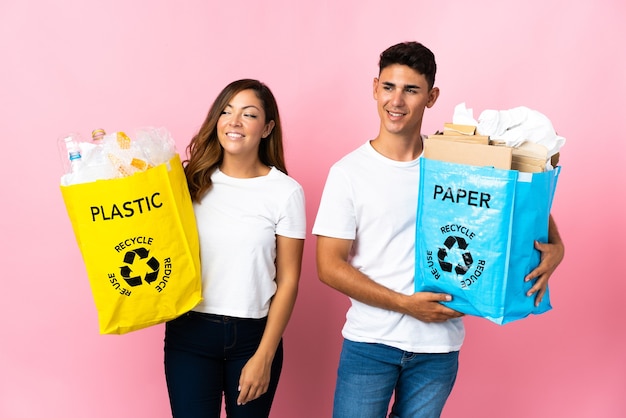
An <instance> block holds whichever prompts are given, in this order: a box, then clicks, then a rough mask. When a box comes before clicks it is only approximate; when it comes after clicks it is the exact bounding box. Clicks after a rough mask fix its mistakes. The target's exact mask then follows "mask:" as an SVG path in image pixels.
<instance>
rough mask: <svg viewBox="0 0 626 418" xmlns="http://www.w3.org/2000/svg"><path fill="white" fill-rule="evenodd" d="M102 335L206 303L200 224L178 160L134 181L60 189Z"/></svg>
mask: <svg viewBox="0 0 626 418" xmlns="http://www.w3.org/2000/svg"><path fill="white" fill-rule="evenodd" d="M61 193H62V194H63V200H64V201H65V206H66V208H67V212H68V215H69V217H70V220H71V222H72V227H73V229H74V234H75V235H76V240H77V242H78V246H79V247H80V251H81V253H82V256H83V260H84V262H85V266H86V268H87V275H88V276H89V282H90V284H91V289H92V293H93V297H94V299H95V304H96V309H97V311H98V322H99V326H100V333H101V334H124V333H127V332H130V331H135V330H138V329H142V328H146V327H149V326H151V325H155V324H158V323H162V322H165V321H168V320H171V319H174V318H176V317H177V316H179V315H182V314H183V313H185V312H187V311H189V310H191V309H192V308H193V307H194V306H196V305H197V304H198V302H199V301H200V300H202V296H201V293H202V285H201V279H200V255H199V242H198V232H197V227H196V219H195V216H194V212H193V205H192V202H191V198H190V195H189V189H188V188H187V180H186V178H185V174H184V170H183V167H182V164H181V161H180V157H179V156H178V154H176V155H175V156H174V157H173V158H172V159H171V160H170V161H168V162H167V163H164V164H160V165H158V166H156V167H153V168H150V169H148V170H146V171H143V172H138V173H135V174H133V175H132V176H129V177H123V178H118V179H112V180H99V181H95V182H90V183H82V184H75V185H71V186H61Z"/></svg>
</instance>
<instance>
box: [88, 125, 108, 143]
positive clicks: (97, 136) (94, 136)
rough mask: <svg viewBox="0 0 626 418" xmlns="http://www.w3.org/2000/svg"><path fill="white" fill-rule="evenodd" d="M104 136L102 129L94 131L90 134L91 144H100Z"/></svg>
mask: <svg viewBox="0 0 626 418" xmlns="http://www.w3.org/2000/svg"><path fill="white" fill-rule="evenodd" d="M105 135H106V132H105V131H104V129H102V128H98V129H94V130H93V131H92V132H91V142H93V143H94V144H102V138H104V136H105Z"/></svg>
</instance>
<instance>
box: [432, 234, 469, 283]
mask: <svg viewBox="0 0 626 418" xmlns="http://www.w3.org/2000/svg"><path fill="white" fill-rule="evenodd" d="M467 246H468V245H467V241H465V239H463V238H462V237H454V236H449V237H448V238H446V240H445V242H444V243H443V247H440V248H439V251H438V252H437V258H438V259H439V266H440V267H441V269H442V270H443V271H447V272H451V271H452V268H454V272H455V273H456V274H458V275H461V276H462V275H464V274H465V273H467V271H468V270H469V269H470V267H471V266H472V263H473V262H474V260H473V258H472V254H471V253H470V252H469V251H466V250H467ZM455 247H456V248H458V250H457V251H460V252H461V253H462V254H461V258H462V263H461V262H458V263H457V264H456V265H455V266H453V265H452V263H451V262H449V261H448V259H449V257H448V255H449V252H450V251H454V249H455Z"/></svg>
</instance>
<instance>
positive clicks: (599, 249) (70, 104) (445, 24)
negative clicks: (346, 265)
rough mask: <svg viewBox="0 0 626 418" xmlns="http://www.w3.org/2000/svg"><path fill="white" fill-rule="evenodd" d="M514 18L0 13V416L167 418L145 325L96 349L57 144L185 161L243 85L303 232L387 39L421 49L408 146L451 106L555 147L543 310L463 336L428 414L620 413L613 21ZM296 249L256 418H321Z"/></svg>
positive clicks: (307, 286) (364, 123)
mask: <svg viewBox="0 0 626 418" xmlns="http://www.w3.org/2000/svg"><path fill="white" fill-rule="evenodd" d="M211 3H214V4H211ZM245 3H249V4H245ZM517 3H519V4H513V3H512V2H502V1H496V0H493V1H489V0H480V1H464V0H463V1H461V0H459V1H454V0H442V1H436V2H435V1H416V0H397V1H395V2H391V3H389V2H387V3H385V2H381V1H378V0H377V1H372V0H366V1H363V0H361V1H356V0H354V1H345V2H340V1H338V2H334V1H327V0H322V1H309V2H298V1H287V0H266V1H257V2H227V1H222V2H208V1H200V0H195V1H192V0H189V1H185V0H183V1H177V2H174V1H170V0H151V1H143V2H139V1H135V2H129V1H122V0H109V1H106V2H102V1H93V0H82V1H70V0H56V1H49V0H48V1H45V0H40V1H28V0H27V1H24V0H2V2H1V3H0V54H1V61H0V62H1V65H0V105H1V113H0V121H1V123H0V127H1V129H2V139H3V141H2V142H3V149H4V151H3V152H2V153H1V154H0V155H1V157H0V158H2V164H1V167H2V177H3V179H4V181H3V182H2V185H1V186H0V187H1V196H2V203H1V205H0V210H1V214H2V216H1V217H0V225H1V229H0V231H1V234H2V235H1V237H2V239H1V240H0V246H1V247H0V248H1V254H2V264H1V266H2V268H1V271H2V279H1V280H2V281H1V287H0V309H1V312H2V315H0V330H1V331H0V332H1V335H2V336H1V342H0V416H2V417H7V418H26V417H28V418H31V417H47V418H54V417H68V416H69V417H91V418H100V417H102V418H105V417H106V418H108V417H112V416H115V417H119V418H127V417H152V418H161V417H167V416H169V406H168V400H167V395H166V388H165V382H164V377H163V367H162V362H163V358H162V357H163V356H162V350H163V342H162V339H163V326H162V325H159V326H155V327H153V328H150V329H146V330H142V331H138V332H136V333H131V334H127V335H124V336H110V335H105V336H103V335H99V334H98V329H97V321H96V312H95V308H94V304H93V300H92V296H91V291H90V288H89V285H88V282H87V277H86V273H85V270H84V266H83V264H82V259H81V256H80V253H79V250H78V247H77V245H76V242H75V240H74V235H73V232H72V230H71V227H70V223H69V219H68V217H67V215H66V212H65V208H64V205H63V202H62V199H61V194H60V192H59V189H58V179H59V174H60V162H59V157H58V155H57V149H56V144H55V138H56V137H57V136H58V135H60V134H62V133H65V132H66V131H69V130H78V131H80V132H82V133H83V134H86V135H88V134H89V133H90V132H91V130H92V129H94V128H99V127H102V128H105V129H107V130H108V131H110V132H112V131H116V130H126V131H132V130H133V129H134V128H137V127H141V126H149V125H152V126H164V127H166V128H167V129H169V130H170V131H171V132H172V134H173V136H174V137H175V139H176V142H177V145H178V149H179V151H180V152H184V147H185V146H186V145H187V143H188V141H189V139H190V137H191V136H192V135H193V134H194V133H195V131H196V130H197V129H198V127H199V125H200V123H201V122H202V120H203V118H204V116H205V113H206V111H207V109H208V107H209V105H210V103H211V101H212V100H213V98H214V97H215V95H216V94H217V93H218V91H219V90H220V89H221V88H222V87H223V86H224V85H225V84H226V83H228V82H230V81H232V80H235V79H238V78H242V77H253V78H259V79H261V80H263V81H264V82H266V83H267V84H268V85H269V86H270V87H271V88H272V89H273V91H274V93H275V94H276V96H277V98H278V101H279V106H280V110H281V114H282V117H283V121H284V128H285V132H286V152H287V161H288V167H289V169H290V174H291V175H292V176H293V177H295V178H296V179H297V180H298V181H299V182H300V183H301V184H302V185H303V186H304V188H305V191H306V195H307V202H308V206H307V209H308V212H307V213H308V219H309V230H310V226H311V225H312V223H313V219H314V216H315V213H316V209H317V205H318V202H319V198H320V193H321V189H322V186H323V183H324V180H325V178H326V174H327V170H328V168H329V167H330V165H331V164H332V163H333V162H334V161H336V160H337V159H338V158H339V157H341V156H342V155H344V154H345V153H346V152H348V151H349V150H352V149H354V148H355V147H357V146H359V145H360V144H362V143H363V142H365V141H366V140H367V139H371V138H373V137H374V136H375V135H376V133H377V128H378V119H377V115H376V108H375V102H374V101H373V99H372V97H371V83H372V78H373V77H374V76H376V74H377V66H376V65H377V58H378V54H379V53H380V52H381V51H382V50H383V49H384V48H386V47H388V46H390V45H392V44H394V43H396V42H399V41H404V40H419V41H421V42H423V43H425V44H426V45H427V46H429V47H430V48H431V49H432V50H433V51H434V52H435V54H436V57H437V61H438V64H439V72H438V77H437V85H438V86H439V87H440V88H441V96H440V98H439V101H438V102H437V104H436V105H435V107H434V108H432V109H431V110H429V111H427V114H426V124H425V126H424V133H432V132H434V131H435V130H437V129H439V128H441V127H442V125H443V123H444V122H447V121H450V119H451V116H452V111H453V108H454V106H455V105H456V104H458V103H460V102H466V103H467V105H468V107H471V108H473V109H474V112H475V115H476V116H477V115H478V114H479V113H480V112H481V111H482V110H484V109H487V108H492V109H508V108H511V107H515V106H519V105H525V106H528V107H531V108H534V109H536V110H539V111H541V112H542V113H544V114H546V115H547V116H548V117H549V118H550V119H551V120H552V122H553V124H554V126H555V127H556V129H557V131H558V132H559V134H561V135H562V136H565V137H566V138H567V140H568V142H567V144H566V145H565V148H564V149H563V152H562V160H561V162H562V166H563V171H562V176H561V179H560V183H559V186H558V189H557V195H556V200H555V204H554V208H553V214H554V215H555V217H556V219H557V222H558V225H559V227H560V230H561V233H562V235H563V238H564V240H565V242H566V246H567V250H566V258H565V260H564V261H563V264H562V265H561V267H560V268H559V270H558V271H557V272H556V274H555V275H554V276H553V279H552V281H551V291H552V303H553V306H554V310H552V311H551V312H549V313H547V314H545V315H541V316H538V317H532V318H528V319H525V320H523V321H519V322H516V323H513V324H509V325H506V326H503V327H500V326H497V325H494V324H492V323H490V322H488V321H486V320H482V319H477V318H467V319H466V325H467V339H466V343H465V346H464V348H463V349H462V352H461V353H462V354H461V366H460V374H459V378H458V381H457V385H456V387H455V389H454V391H453V393H452V395H451V397H450V400H449V403H448V405H447V406H446V408H445V410H444V414H443V416H444V417H458V416H468V417H483V418H489V417H498V418H501V417H507V418H522V417H524V418H525V417H531V416H532V417H540V418H541V417H556V416H561V417H569V418H576V417H609V418H612V417H623V416H626V401H625V400H624V393H625V389H626V353H625V351H624V346H625V344H626V331H625V327H624V319H623V311H622V309H621V307H623V306H624V295H625V294H626V280H625V279H626V274H625V271H624V267H623V265H624V257H625V256H626V255H625V254H624V250H626V244H625V241H624V236H626V228H625V221H624V206H625V198H624V194H625V189H626V187H625V182H624V180H625V177H626V176H625V175H624V167H625V166H626V158H625V155H626V145H624V144H625V141H624V140H623V136H624V127H623V121H624V115H625V113H626V112H625V111H626V106H625V105H624V101H625V100H626V81H625V80H626V78H625V77H624V74H626V57H625V54H624V45H623V40H624V39H626V25H625V24H624V23H625V22H626V7H625V6H624V3H623V2H621V1H618V0H604V1H595V0H594V1H591V0H579V1H576V2H562V1H551V0H526V1H523V2H517ZM314 244H315V239H314V238H313V237H309V239H308V240H307V244H306V249H305V255H304V272H303V275H302V282H301V292H300V296H299V299H298V303H297V306H296V310H295V313H294V315H293V320H292V321H291V323H290V325H289V328H288V330H287V332H286V336H285V341H286V361H285V368H284V373H283V377H282V381H281V384H280V386H279V392H278V394H277V398H276V401H275V407H274V414H273V416H275V417H289V418H292V417H305V418H307V417H313V418H319V417H328V416H330V411H331V404H332V393H333V387H334V377H335V370H336V362H337V359H338V355H339V349H340V342H341V335H340V329H341V326H342V324H343V317H344V313H345V309H346V307H347V304H348V302H347V299H346V298H345V297H343V296H342V295H340V294H338V293H336V292H334V291H332V290H331V289H329V288H327V287H325V286H324V285H322V284H321V283H320V282H319V281H318V280H317V276H316V272H315V266H314V255H315V254H314Z"/></svg>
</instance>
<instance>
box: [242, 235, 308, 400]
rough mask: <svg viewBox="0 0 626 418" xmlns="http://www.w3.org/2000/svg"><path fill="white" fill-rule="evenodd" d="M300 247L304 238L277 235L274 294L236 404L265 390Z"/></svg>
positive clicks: (291, 300)
mask: <svg viewBox="0 0 626 418" xmlns="http://www.w3.org/2000/svg"><path fill="white" fill-rule="evenodd" d="M303 250H304V240H303V239H295V238H287V237H283V236H280V235H277V236H276V286H277V288H276V293H275V294H274V297H273V298H272V302H271V304H270V309H269V313H268V315H267V325H266V327H265V332H264V333H263V337H262V338H261V343H260V345H259V348H258V349H257V351H256V353H255V354H254V355H253V356H252V358H250V360H249V361H248V363H246V365H245V366H244V368H243V370H242V371H241V376H240V378H239V388H240V392H239V397H238V398H237V403H238V404H245V403H246V402H249V401H251V400H254V399H256V398H258V397H259V396H261V395H262V394H264V393H265V392H267V388H268V386H269V382H270V370H271V366H272V361H273V360H274V355H275V354H276V349H277V348H278V344H279V342H280V339H281V338H282V335H283V332H284V331H285V328H286V327H287V323H288V322H289V318H290V317H291V312H292V311H293V307H294V304H295V302H296V296H297V294H298V282H299V281H300V271H301V268H302V252H303Z"/></svg>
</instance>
